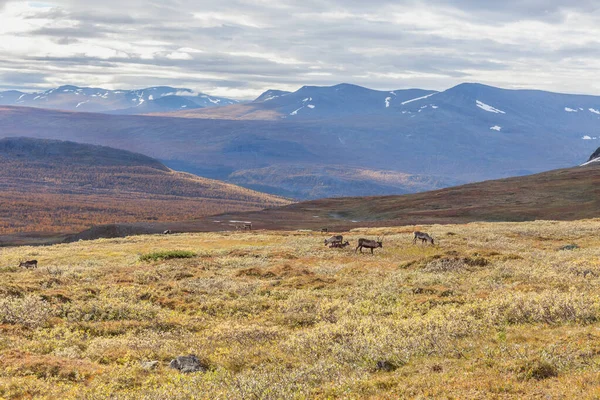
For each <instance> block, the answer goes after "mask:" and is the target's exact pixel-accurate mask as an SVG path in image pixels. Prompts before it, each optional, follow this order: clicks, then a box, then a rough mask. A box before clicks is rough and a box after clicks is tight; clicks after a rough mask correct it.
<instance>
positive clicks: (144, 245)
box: [0, 219, 600, 399]
mask: <svg viewBox="0 0 600 400" xmlns="http://www.w3.org/2000/svg"><path fill="white" fill-rule="evenodd" d="M417 229H419V230H425V231H427V232H430V233H432V234H433V235H434V236H435V237H436V238H437V239H439V241H440V245H439V246H436V247H432V246H413V244H412V239H413V231H414V230H417ZM599 230H600V219H596V220H583V221H575V222H552V221H537V222H525V223H471V224H466V225H431V226H417V227H415V226H407V227H396V228H377V229H374V228H372V229H355V230H352V231H350V232H344V237H345V238H346V239H348V240H349V241H350V242H351V243H356V240H357V239H358V238H359V237H376V236H382V235H385V242H386V246H385V247H384V248H383V249H380V251H379V252H376V253H375V255H374V256H372V255H371V254H364V255H360V254H355V253H354V251H353V248H352V247H350V248H347V249H344V250H340V251H331V249H329V248H327V247H324V246H323V244H322V243H323V236H322V234H321V233H320V232H269V231H253V232H230V233H227V232H223V233H205V234H178V235H148V236H134V237H128V238H120V239H100V240H96V241H90V242H77V243H71V244H61V245H54V246H47V247H12V248H2V249H0V274H1V275H2V279H1V280H0V330H1V332H0V398H7V399H19V398H48V399H58V398H60V399H70V398H86V399H109V398H110V399H114V398H118V399H194V398H197V399H205V398H206V399H238V398H239V399H242V398H261V399H262V398H265V399H280V398H285V399H293V398H384V399H385V398H388V399H396V398H460V399H467V398H519V399H522V398H581V399H586V398H598V397H600V386H599V385H598V382H599V380H600V372H599V371H600V290H599V289H600V237H598V235H597V232H598V231H599ZM567 245H576V247H574V246H570V247H565V246H567ZM161 251H162V252H164V253H159V252H161ZM147 254H166V255H169V254H174V255H177V254H180V255H189V256H190V257H189V258H171V257H158V256H157V257H154V256H153V257H143V256H144V255H147ZM33 258H35V259H37V260H38V261H39V265H40V267H39V268H38V269H23V268H19V267H18V265H19V260H28V259H33ZM142 258H143V260H142ZM189 354H194V355H196V356H197V357H198V360H199V362H201V364H202V365H203V366H206V371H204V370H203V372H194V373H188V374H183V373H182V372H180V371H178V370H177V369H174V368H170V367H169V363H170V361H171V360H173V359H175V358H176V357H178V356H187V355H189ZM154 361H158V363H155V362H154ZM149 365H150V366H152V368H149V367H147V366H149ZM203 368H204V367H203Z"/></svg>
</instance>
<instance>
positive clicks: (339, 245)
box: [329, 240, 350, 249]
mask: <svg viewBox="0 0 600 400" xmlns="http://www.w3.org/2000/svg"><path fill="white" fill-rule="evenodd" d="M346 246H350V242H349V241H347V240H346V241H345V242H344V243H342V242H334V243H331V244H330V245H329V248H330V249H343V248H344V247H346Z"/></svg>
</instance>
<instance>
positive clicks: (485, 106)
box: [475, 100, 506, 114]
mask: <svg viewBox="0 0 600 400" xmlns="http://www.w3.org/2000/svg"><path fill="white" fill-rule="evenodd" d="M475 104H476V105H477V107H479V108H481V109H482V110H484V111H487V112H491V113H494V114H506V113H505V112H504V111H502V110H500V109H497V108H495V107H492V106H490V105H489V104H485V103H484V102H483V101H479V100H475Z"/></svg>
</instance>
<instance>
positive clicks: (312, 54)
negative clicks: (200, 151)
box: [0, 0, 600, 98]
mask: <svg viewBox="0 0 600 400" xmlns="http://www.w3.org/2000/svg"><path fill="white" fill-rule="evenodd" d="M569 3H571V2H568V1H564V0H561V1H557V0H520V1H513V0H503V1H496V2H487V1H480V0H456V1H451V0H428V1H420V0H406V1H405V0H396V1H391V0H390V1H388V0H370V1H364V0H345V1H341V0H303V1H297V0H220V1H212V0H210V1H203V0H198V1H192V0H149V1H142V0H100V1H89V0H47V1H44V0H40V1H12V0H0V89H8V88H18V89H26V90H29V91H31V90H34V89H42V88H43V89H46V88H51V87H56V86H58V85H62V84H74V85H79V86H101V87H105V88H109V89H117V88H123V89H130V88H142V87H147V86H154V85H171V86H177V87H187V88H191V89H195V90H197V91H202V92H206V93H210V94H214V95H222V96H229V97H235V98H251V97H254V96H257V95H258V94H260V93H261V92H262V91H264V90H266V89H269V88H276V89H285V90H296V89H298V88H299V87H301V86H303V85H330V84H336V83H340V82H348V83H355V84H359V85H363V86H367V87H370V88H374V89H389V90H391V89H403V88H409V87H420V88H426V89H438V90H441V89H446V88H448V87H451V86H453V85H455V84H458V83H461V82H481V83H486V84H491V85H495V86H501V87H506V88H537V89H545V90H552V91H560V92H569V93H588V94H596V95H600V79H598V76H599V72H600V2H599V1H597V0H580V1H578V2H577V4H575V5H569Z"/></svg>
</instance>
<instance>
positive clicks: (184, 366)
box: [169, 354, 208, 373]
mask: <svg viewBox="0 0 600 400" xmlns="http://www.w3.org/2000/svg"><path fill="white" fill-rule="evenodd" d="M169 366H170V367H171V368H174V369H176V370H179V371H180V372H183V373H189V372H206V371H207V370H208V366H207V365H205V364H204V363H202V362H201V361H200V360H199V359H198V357H196V356H195V355H193V354H190V355H189V356H179V357H177V358H175V359H173V360H171V362H170V363H169Z"/></svg>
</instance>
